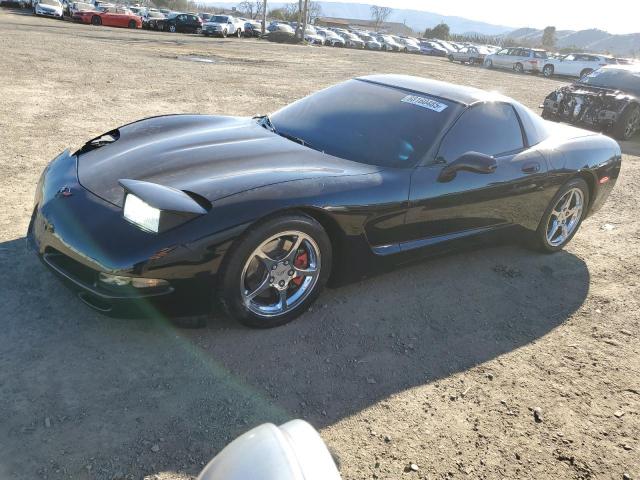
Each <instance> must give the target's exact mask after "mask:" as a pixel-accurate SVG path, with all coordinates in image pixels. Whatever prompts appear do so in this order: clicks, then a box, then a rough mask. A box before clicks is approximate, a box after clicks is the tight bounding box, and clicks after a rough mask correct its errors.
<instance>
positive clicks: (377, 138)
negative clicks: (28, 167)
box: [27, 75, 621, 328]
mask: <svg viewBox="0 0 640 480" xmlns="http://www.w3.org/2000/svg"><path fill="white" fill-rule="evenodd" d="M620 165H621V151H620V147H619V146H618V144H617V143H616V142H615V141H614V140H612V139H611V138H609V137H606V136H604V135H601V134H598V133H594V132H589V131H586V130H581V129H578V128H575V127H571V126H567V125H561V124H556V123H552V122H548V121H546V120H543V119H542V118H540V117H539V116H538V115H536V114H534V113H533V112H531V111H530V110H529V109H527V108H526V107H524V106H522V105H521V104H520V103H518V102H516V101H514V100H512V99H510V98H508V97H504V96H501V95H498V94H496V93H488V92H484V91H482V90H477V89H473V88H468V87H462V86H456V85H451V84H448V83H444V82H437V81H433V80H426V79H421V78H416V77H408V76H400V75H374V76H367V77H360V78H356V79H352V80H349V81H346V82H344V83H340V84H338V85H335V86H332V87H329V88H327V89H324V90H321V91H319V92H316V93H314V94H312V95H310V96H308V97H306V98H303V99H301V100H298V101H296V102H294V103H292V104H290V105H288V106H285V107H284V108H282V109H280V110H278V111H277V112H275V113H273V114H271V115H263V116H259V117H254V118H249V117H231V116H210V115H167V116H161V117H153V118H147V119H144V120H140V121H137V122H134V123H131V124H128V125H124V126H121V127H119V128H116V129H112V130H110V131H108V132H107V133H105V134H104V135H101V136H99V137H97V138H94V139H92V140H90V141H88V142H87V143H85V144H84V145H83V146H82V147H81V148H79V149H78V150H77V151H76V152H75V153H70V152H69V151H65V152H63V153H61V154H60V155H59V156H58V157H57V158H55V159H54V160H53V161H52V162H51V163H50V164H49V165H48V166H47V167H46V169H45V171H44V173H43V174H42V176H41V178H40V180H39V183H38V186H37V190H36V195H35V207H34V210H33V215H32V218H31V222H30V224H29V229H28V234H27V238H28V240H29V244H30V245H31V246H32V247H33V248H34V249H35V251H36V252H37V254H38V256H39V257H40V258H41V259H42V261H43V262H44V264H45V265H46V266H47V267H49V269H51V270H52V271H53V272H55V273H56V274H57V275H58V276H59V277H61V278H62V279H63V280H64V281H65V283H67V284H68V285H69V286H71V287H72V289H73V290H74V291H75V292H77V293H78V296H79V298H80V299H81V300H82V301H84V302H85V303H87V304H88V305H90V306H91V307H93V308H95V309H97V310H100V311H102V312H110V313H112V314H116V312H117V311H119V310H121V309H122V308H126V306H130V305H135V306H137V307H140V308H142V309H145V310H148V311H151V312H152V313H154V312H161V313H163V314H165V312H166V311H167V313H166V314H167V315H172V316H173V315H176V316H180V315H182V316H184V317H188V318H196V319H198V320H197V321H196V322H195V323H196V324H201V323H202V322H203V321H204V319H206V315H205V314H204V313H205V312H209V311H210V310H211V309H212V308H215V307H216V306H222V307H223V309H224V310H225V311H226V312H227V314H228V315H230V316H231V317H234V318H236V319H237V320H238V321H240V322H242V323H243V324H245V325H248V326H251V327H262V328H265V327H273V326H276V325H281V324H284V323H286V322H289V321H291V320H293V319H294V318H296V317H298V316H299V315H300V314H301V313H303V312H304V311H305V310H307V309H308V308H309V307H310V306H311V304H312V303H313V302H314V301H315V300H316V298H317V297H318V295H319V294H320V291H321V289H322V287H323V286H324V285H325V284H326V283H327V281H328V280H329V279H330V277H331V278H332V279H333V278H335V277H340V276H345V277H347V278H351V277H353V278H361V277H362V276H365V275H367V274H370V273H372V272H373V271H375V270H376V269H377V268H378V267H379V266H381V265H384V266H385V268H386V267H388V266H389V265H392V266H393V265H397V264H402V263H407V262H408V261H411V262H413V261H415V260H416V259H418V258H421V257H424V256H428V255H431V254H433V253H435V252H440V251H442V250H448V249H451V248H452V247H457V246H460V245H462V244H464V243H465V241H467V240H470V239H478V238H480V237H485V236H486V235H489V234H491V233H493V232H499V231H500V232H502V231H505V232H506V231H509V232H511V231H513V229H517V230H518V231H521V232H522V233H525V234H526V237H527V238H528V241H529V242H531V244H533V245H535V246H536V248H538V249H539V250H542V251H543V252H556V251H558V250H560V249H562V248H563V247H564V246H565V245H566V244H567V243H568V242H569V241H570V240H571V239H572V237H573V236H574V235H575V234H576V232H577V231H578V228H579V226H580V224H581V222H582V221H583V220H584V218H586V217H587V216H588V215H590V214H591V213H593V212H595V211H596V210H598V208H599V207H600V206H601V205H602V204H603V202H604V201H605V199H606V198H607V197H608V195H609V193H610V192H611V189H612V188H613V186H614V184H615V182H616V180H617V178H618V174H619V171H620Z"/></svg>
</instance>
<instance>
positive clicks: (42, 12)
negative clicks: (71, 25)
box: [36, 7, 62, 18]
mask: <svg viewBox="0 0 640 480" xmlns="http://www.w3.org/2000/svg"><path fill="white" fill-rule="evenodd" d="M36 15H39V16H41V17H53V18H62V12H61V11H60V12H58V11H56V10H41V9H39V8H37V7H36Z"/></svg>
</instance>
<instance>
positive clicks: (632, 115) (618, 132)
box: [611, 105, 640, 140]
mask: <svg viewBox="0 0 640 480" xmlns="http://www.w3.org/2000/svg"><path fill="white" fill-rule="evenodd" d="M639 131H640V105H629V106H628V107H627V108H626V109H625V111H624V112H622V115H620V118H619V119H618V121H617V122H616V123H615V125H614V126H613V128H612V129H611V133H612V135H613V136H614V137H616V138H617V139H618V140H629V139H630V138H631V137H633V136H634V135H635V134H636V133H638V132H639Z"/></svg>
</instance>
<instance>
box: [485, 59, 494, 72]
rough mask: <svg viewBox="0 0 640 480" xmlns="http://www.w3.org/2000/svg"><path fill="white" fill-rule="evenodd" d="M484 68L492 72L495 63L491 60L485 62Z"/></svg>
mask: <svg viewBox="0 0 640 480" xmlns="http://www.w3.org/2000/svg"><path fill="white" fill-rule="evenodd" d="M484 66H485V67H486V68H488V69H489V70H491V69H492V68H493V62H492V61H491V60H487V61H485V62H484Z"/></svg>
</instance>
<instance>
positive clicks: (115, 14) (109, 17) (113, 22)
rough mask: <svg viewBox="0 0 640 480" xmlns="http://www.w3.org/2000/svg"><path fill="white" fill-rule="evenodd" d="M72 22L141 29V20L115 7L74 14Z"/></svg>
mask: <svg viewBox="0 0 640 480" xmlns="http://www.w3.org/2000/svg"><path fill="white" fill-rule="evenodd" d="M73 20H74V21H76V22H81V23H91V24H93V25H105V26H107V27H126V28H142V20H141V19H140V17H138V16H137V15H134V14H133V13H132V12H131V11H129V10H125V9H123V8H117V7H107V8H104V9H102V10H99V11H96V12H86V11H85V12H82V11H81V12H76V13H74V14H73Z"/></svg>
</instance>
